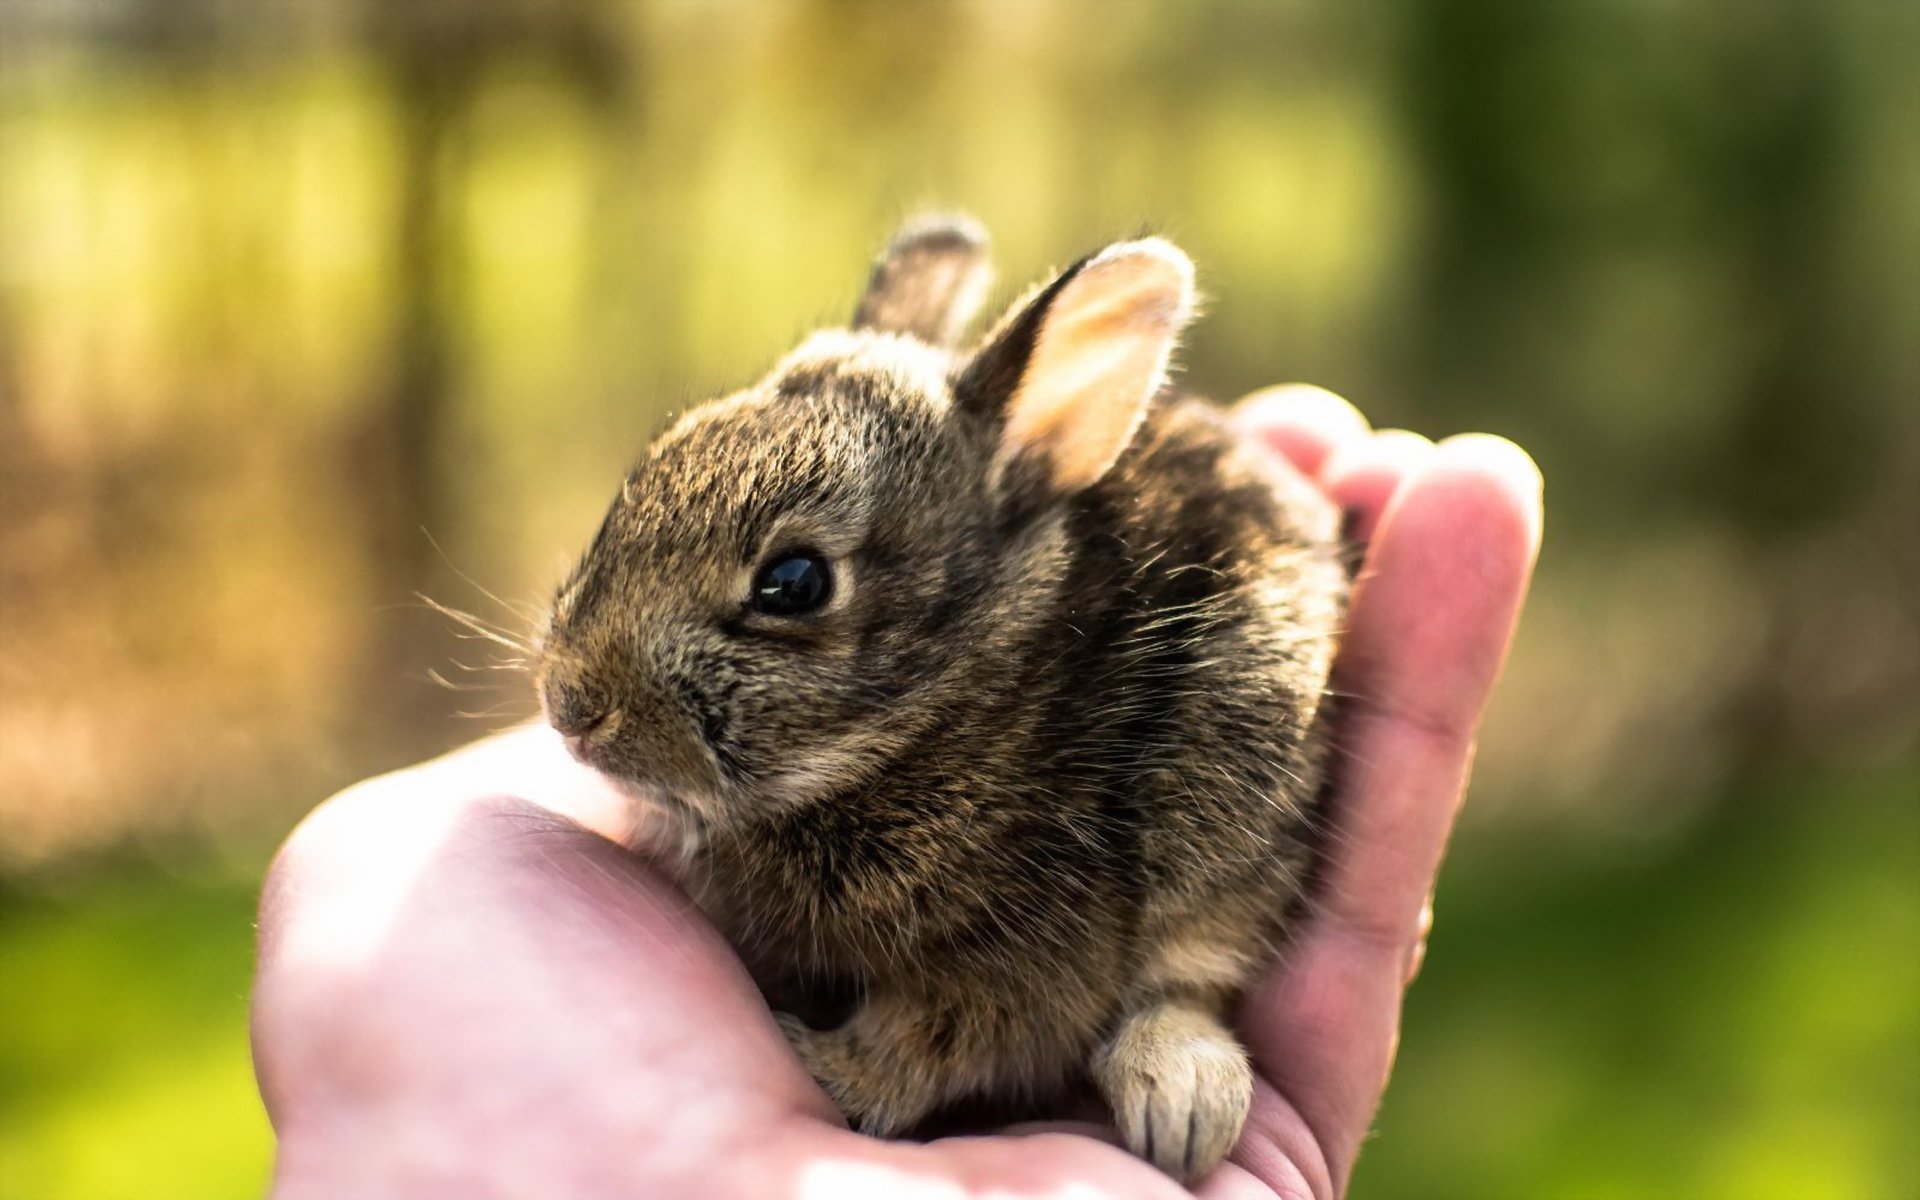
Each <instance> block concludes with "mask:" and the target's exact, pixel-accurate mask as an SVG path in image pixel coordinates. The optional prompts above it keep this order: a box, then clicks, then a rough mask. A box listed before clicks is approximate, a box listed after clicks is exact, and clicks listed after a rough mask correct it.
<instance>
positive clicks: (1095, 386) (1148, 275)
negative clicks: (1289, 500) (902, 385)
mask: <svg viewBox="0 0 1920 1200" xmlns="http://www.w3.org/2000/svg"><path fill="white" fill-rule="evenodd" d="M1193 307H1194V296H1193V263H1192V262H1191V261H1190V260H1189V259H1188V258H1187V256H1186V255H1185V254H1183V253H1182V252H1181V251H1180V249H1179V247H1177V246H1175V245H1173V244H1172V243H1171V242H1167V241H1163V240H1161V239H1160V238H1144V239H1142V240H1140V241H1137V242H1121V243H1118V244H1117V245H1113V246H1109V247H1107V248H1106V249H1105V250H1103V251H1101V252H1100V253H1099V254H1096V255H1094V256H1093V257H1091V258H1087V259H1084V260H1082V261H1081V262H1079V263H1076V264H1075V265H1074V266H1072V267H1070V268H1068V269H1067V271H1066V272H1065V273H1063V274H1062V275H1061V276H1060V277H1059V278H1058V279H1056V280H1054V281H1053V282H1052V283H1050V284H1048V285H1047V286H1046V287H1045V288H1043V289H1041V290H1040V291H1039V292H1038V293H1037V294H1036V295H1034V296H1033V297H1032V298H1031V299H1029V300H1028V301H1027V302H1026V303H1025V304H1024V305H1020V306H1016V307H1015V309H1014V311H1013V312H1012V313H1011V314H1010V315H1009V316H1008V317H1007V318H1006V319H1005V320H1004V321H1003V322H1002V323H1001V325H1000V327H999V328H998V329H997V330H995V331H994V333H993V334H992V335H991V336H990V337H989V338H988V340H987V344H986V345H985V347H984V348H982V349H981V350H980V352H979V353H978V354H977V355H975V357H974V359H973V361H972V362H971V363H969V364H968V365H967V367H966V369H965V370H964V371H962V373H961V375H960V377H959V379H958V380H956V382H955V385H954V392H955V400H956V403H957V404H958V406H959V407H960V408H961V409H962V410H963V411H972V412H976V413H979V414H981V415H984V416H987V417H989V418H990V419H994V420H996V421H997V422H998V424H999V431H1000V434H999V436H1000V445H999V449H998V451H997V453H996V455H995V459H994V467H993V472H994V478H995V481H996V483H998V484H1003V485H1004V484H1006V483H1008V482H1011V481H1013V480H1014V478H1015V477H1017V479H1018V481H1019V482H1021V483H1038V484H1041V485H1042V486H1044V487H1046V488H1047V490H1049V491H1052V492H1054V493H1055V494H1071V493H1073V492H1077V491H1079V490H1080V489H1082V488H1085V487H1087V486H1088V485H1090V484H1092V483H1094V482H1095V481H1097V480H1098V479H1100V477H1101V476H1103V475H1105V474H1106V473H1107V471H1108V469H1109V468H1111V467H1112V466H1113V464H1114V461H1115V460H1116V459H1118V458H1119V457H1120V452H1121V451H1123V450H1125V449H1126V448H1127V443H1128V442H1130V441H1132V440H1133V435H1134V431H1135V430H1137V429H1138V428H1139V426H1140V422H1141V420H1142V419H1143V418H1144V417H1145V416H1146V413H1147V405H1148V404H1149V403H1150V402H1151V401H1152V399H1153V397H1154V394H1155V393H1156V392H1158V391H1159V390H1160V387H1161V385H1162V384H1163V383H1164V382H1165V380H1166V371H1167V360H1168V358H1169V356H1171V355H1172V353H1173V347H1174V343H1175V342H1176V341H1177V340H1178V339H1179V336H1180V331H1181V330H1182V329H1184V328H1185V327H1186V324H1187V322H1188V321H1189V320H1191V319H1192V318H1193Z"/></svg>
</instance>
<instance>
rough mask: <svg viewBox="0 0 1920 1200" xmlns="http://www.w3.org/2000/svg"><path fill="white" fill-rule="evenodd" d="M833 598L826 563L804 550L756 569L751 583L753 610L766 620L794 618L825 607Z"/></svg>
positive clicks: (830, 576)
mask: <svg viewBox="0 0 1920 1200" xmlns="http://www.w3.org/2000/svg"><path fill="white" fill-rule="evenodd" d="M832 595H833V576H832V575H830V574H828V573H827V560H826V559H824V558H821V557H820V556H819V555H817V554H810V553H806V552H804V551H802V552H800V553H795V554H783V555H781V556H780V557H778V558H776V559H774V560H773V561H771V562H769V563H768V564H767V565H766V566H764V567H761V568H760V574H758V575H756V576H754V580H753V600H752V603H753V611H755V612H758V613H765V614H766V615H767V616H770V617H797V616H800V615H801V614H803V613H810V612H812V611H813V610H814V609H816V608H819V607H820V606H821V605H823V604H825V603H826V602H827V600H828V598H830V597H831V596H832Z"/></svg>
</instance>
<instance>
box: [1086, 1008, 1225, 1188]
mask: <svg viewBox="0 0 1920 1200" xmlns="http://www.w3.org/2000/svg"><path fill="white" fill-rule="evenodd" d="M1094 1074H1095V1077H1096V1079H1097V1080H1098V1081H1099V1084H1100V1089H1101V1091H1102V1092H1103V1093H1105V1095H1106V1097H1107V1102H1108V1104H1109V1105H1111V1106H1112V1108H1113V1114H1114V1120H1115V1124H1116V1125H1117V1126H1118V1127H1119V1129H1120V1134H1121V1137H1122V1138H1123V1139H1124V1140H1125V1141H1126V1143H1127V1147H1128V1149H1130V1150H1132V1151H1133V1152H1134V1153H1135V1154H1138V1155H1139V1156H1140V1157H1141V1158H1144V1159H1146V1160H1147V1161H1148V1162H1151V1163H1152V1164H1153V1165H1155V1166H1156V1167H1159V1168H1160V1169H1161V1170H1162V1171H1165V1172H1166V1173H1167V1174H1169V1175H1172V1176H1174V1177H1175V1178H1177V1179H1181V1180H1184V1181H1186V1182H1189V1183H1191V1182H1193V1181H1195V1180H1198V1179H1201V1178H1204V1177H1205V1176H1206V1175H1207V1174H1208V1173H1210V1172H1211V1171H1212V1170H1213V1169H1214V1168H1215V1167H1217V1166H1219V1165H1220V1162H1221V1160H1222V1159H1224V1158H1226V1156H1227V1154H1228V1152H1229V1151H1231V1150H1232V1149H1233V1144H1234V1143H1235V1142H1236V1141H1238V1140H1239V1137H1240V1129H1241V1126H1243V1125H1244V1124H1245V1123H1246V1119H1247V1108H1248V1106H1249V1105H1250V1104H1251V1103H1252V1101H1253V1072H1252V1070H1251V1069H1250V1068H1249V1067H1248V1066H1247V1058H1246V1052H1245V1051H1243V1050H1241V1048H1240V1045H1239V1043H1238V1042H1236V1041H1234V1040H1233V1037H1232V1035H1231V1034H1229V1033H1228V1032H1227V1031H1226V1029H1225V1028H1223V1027H1222V1026H1221V1025H1220V1023H1219V1022H1218V1021H1216V1020H1214V1019H1213V1018H1212V1017H1210V1016H1207V1015H1206V1014H1204V1013H1200V1012H1196V1011H1194V1010H1192V1009H1183V1008H1178V1007H1174V1006H1162V1007H1160V1008H1156V1009H1152V1010H1149V1011H1148V1012H1146V1013H1142V1014H1136V1015H1135V1016H1134V1017H1131V1018H1129V1019H1128V1021H1127V1022H1126V1023H1125V1024H1124V1025H1123V1026H1122V1027H1121V1029H1120V1032H1119V1034H1118V1035H1116V1036H1115V1038H1114V1040H1113V1042H1112V1043H1111V1044H1110V1045H1109V1046H1108V1047H1107V1049H1106V1051H1105V1053H1104V1054H1102V1056H1101V1057H1100V1059H1099V1060H1098V1061H1097V1062H1096V1063H1095V1064H1094Z"/></svg>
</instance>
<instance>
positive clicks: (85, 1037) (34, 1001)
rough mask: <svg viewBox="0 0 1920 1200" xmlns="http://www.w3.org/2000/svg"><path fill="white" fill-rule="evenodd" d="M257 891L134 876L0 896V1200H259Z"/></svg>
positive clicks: (266, 1146) (240, 885)
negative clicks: (252, 1023)
mask: <svg viewBox="0 0 1920 1200" xmlns="http://www.w3.org/2000/svg"><path fill="white" fill-rule="evenodd" d="M255 887H256V884H255V883H254V881H253V880H252V879H225V880H222V879H219V878H186V877H183V876H181V875H179V874H177V873H163V872H160V871H157V870H155V869H154V868H153V867H151V866H146V867H136V868H131V869H123V870H119V871H115V872H113V873H112V874H111V875H110V876H107V877H104V878H97V879H94V880H89V881H87V886H85V887H79V888H75V887H67V888H62V889H61V890H60V891H59V892H57V893H53V894H46V893H41V894H34V895H21V894H17V893H14V894H3V895H0V979H5V980H7V981H9V982H8V985H7V992H8V995H7V998H6V1001H5V1004H4V1011H5V1019H4V1022H0V1112H3V1113H4V1114H5V1116H4V1119H0V1196H3V1197H6V1198H7V1200H107V1198H114V1197H128V1198H133V1197H146V1198H150V1200H163V1198H166V1200H174V1198H177V1200H212V1198H214V1197H227V1196H253V1195H258V1194H260V1192H261V1190H262V1189H263V1188H264V1186H265V1183H266V1174H267V1166H268V1162H269V1159H270V1154H271V1144H272V1143H271V1134H270V1132H269V1130H268V1127H267V1121H266V1115H265V1114H264V1113H263V1112H262V1111H261V1109H260V1101H259V1098H258V1096H257V1095H256V1094H255V1092H254V1089H253V1072H252V1066H251V1064H250V1061H249V1058H248V1050H247V1025H246V1018H247V987H248V978H249V975H250V972H251V966H252V956H253V907H254V890H255ZM53 979H57V980H59V981H60V987H58V988H47V987H40V988H36V987H22V986H21V981H28V980H43V981H44V980H53Z"/></svg>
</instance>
